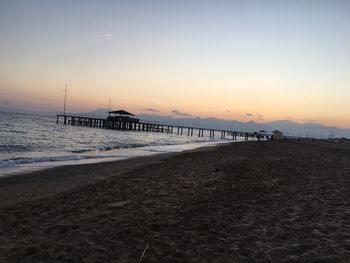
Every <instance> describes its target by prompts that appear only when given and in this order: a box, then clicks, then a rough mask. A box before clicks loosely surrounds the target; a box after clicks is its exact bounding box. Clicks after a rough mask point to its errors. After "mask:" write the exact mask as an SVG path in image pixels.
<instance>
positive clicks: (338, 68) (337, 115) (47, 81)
mask: <svg viewBox="0 0 350 263" xmlns="http://www.w3.org/2000/svg"><path fill="white" fill-rule="evenodd" d="M349 32H350V0H338V1H337V0H329V1H322V0H308V1H301V0H300V1H299V0H290V1H288V0H284V1H280V0H264V1H261V0H257V1H253V0H245V1H243V0H241V1H234V0H230V1H223V0H216V1H214V0H213V1H205V0H201V1H194V0H186V1H181V0H177V1H168V0H162V1H161V0H159V1H147V0H142V1H132V0H128V1H116V0H99V1H98V0H95V1H92V0H84V1H82V0H74V1H72V0H56V1H53V0H1V1H0V108H2V109H21V110H33V111H34V110H35V111H53V112H55V111H62V110H63V98H64V92H63V90H64V87H65V83H66V82H67V83H68V90H69V92H68V94H67V108H68V111H88V110H94V109H96V108H108V105H109V99H110V98H111V105H112V108H113V109H125V110H128V111H130V112H133V113H147V112H148V113H151V114H152V113H156V114H160V115H174V116H186V114H187V115H188V116H189V115H190V116H195V117H202V118H205V117H212V116H214V117H218V118H222V119H227V120H230V119H236V120H240V121H249V120H253V121H256V122H267V121H274V120H292V121H296V122H300V123H307V122H317V123H321V124H324V125H332V126H338V127H342V128H350V114H349V112H350V34H349Z"/></svg>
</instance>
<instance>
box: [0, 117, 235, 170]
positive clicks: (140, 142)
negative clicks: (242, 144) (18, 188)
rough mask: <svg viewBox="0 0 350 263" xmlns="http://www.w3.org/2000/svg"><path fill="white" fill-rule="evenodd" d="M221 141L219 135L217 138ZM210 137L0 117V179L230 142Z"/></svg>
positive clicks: (36, 118)
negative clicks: (63, 166) (45, 169)
mask: <svg viewBox="0 0 350 263" xmlns="http://www.w3.org/2000/svg"><path fill="white" fill-rule="evenodd" d="M218 136H219V134H218ZM228 141H229V140H227V141H223V140H220V139H219V138H214V139H210V138H209V137H208V136H207V135H206V134H204V137H198V136H197V135H196V134H194V135H193V136H190V137H188V136H187V134H186V132H185V131H184V135H175V134H162V133H151V132H140V131H116V130H107V129H100V128H91V127H81V126H70V125H63V124H62V123H59V124H56V116H41V115H27V114H17V113H1V112H0V176H6V175H12V174H18V173H23V172H30V171H35V170H40V169H44V168H48V167H54V166H60V165H70V164H80V163H93V162H101V161H110V160H119V159H125V158H130V157H137V156H148V155H153V154H157V153H164V152H180V151H184V150H188V149H194V148H198V147H202V146H210V145H216V144H217V143H219V142H221V143H222V142H228Z"/></svg>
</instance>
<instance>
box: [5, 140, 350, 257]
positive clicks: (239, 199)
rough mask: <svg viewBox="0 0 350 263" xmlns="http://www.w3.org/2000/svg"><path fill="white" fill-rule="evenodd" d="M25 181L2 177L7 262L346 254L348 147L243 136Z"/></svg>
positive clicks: (349, 252) (349, 235)
mask: <svg viewBox="0 0 350 263" xmlns="http://www.w3.org/2000/svg"><path fill="white" fill-rule="evenodd" d="M120 167H121V168H120ZM23 178H24V177H22V178H20V177H17V178H15V179H10V178H9V179H3V180H0V192H1V194H0V262H139V261H140V259H141V261H142V262H349V259H350V145H345V144H331V143H325V142H315V143H312V142H282V141H281V142H278V141H273V142H246V143H244V142H243V143H234V144H230V145H221V146H218V147H212V148H206V149H203V150H197V151H192V152H185V153H182V154H173V155H162V156H160V155H159V156H154V157H150V158H146V159H142V158H141V159H139V160H136V159H135V160H127V161H121V162H111V163H101V164H91V165H81V166H68V167H61V168H55V169H50V170H46V171H42V172H39V173H36V174H33V175H29V176H27V177H26V179H23ZM55 185H56V186H57V187H55ZM142 255H143V257H142Z"/></svg>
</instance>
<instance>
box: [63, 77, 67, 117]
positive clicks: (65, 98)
mask: <svg viewBox="0 0 350 263" xmlns="http://www.w3.org/2000/svg"><path fill="white" fill-rule="evenodd" d="M67 91H68V88H67V82H66V88H65V89H64V104H63V115H64V116H66V103H67Z"/></svg>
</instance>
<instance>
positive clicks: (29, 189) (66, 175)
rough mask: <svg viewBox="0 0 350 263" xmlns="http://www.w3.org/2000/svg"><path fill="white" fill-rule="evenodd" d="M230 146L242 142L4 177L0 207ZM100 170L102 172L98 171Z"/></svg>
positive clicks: (1, 181)
mask: <svg viewBox="0 0 350 263" xmlns="http://www.w3.org/2000/svg"><path fill="white" fill-rule="evenodd" d="M231 143H242V142H240V141H238V142H213V145H210V146H208V145H205V146H199V147H197V148H193V149H188V150H183V151H180V152H159V153H155V154H152V155H148V156H135V157H128V158H124V159H120V160H109V161H100V162H93V163H82V164H69V165H60V166H54V167H46V168H43V169H40V170H36V171H29V172H23V173H18V174H13V175H6V176H3V177H0V207H1V206H6V205H9V204H15V203H18V202H22V201H29V200H34V199H38V198H45V197H48V196H49V195H52V194H58V193H62V192H65V191H69V190H71V189H74V188H76V187H83V186H86V185H89V184H92V183H94V182H96V181H98V180H103V179H104V178H106V177H108V175H106V174H109V173H113V174H114V175H115V174H116V173H118V174H121V173H125V172H126V171H128V170H130V169H135V168H138V167H142V166H144V165H149V164H154V163H157V162H161V161H162V160H164V159H167V158H170V157H172V156H176V155H180V154H183V153H186V152H195V151H210V150H215V148H217V147H221V146H223V145H226V144H231ZM101 169H102V170H103V172H101Z"/></svg>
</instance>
